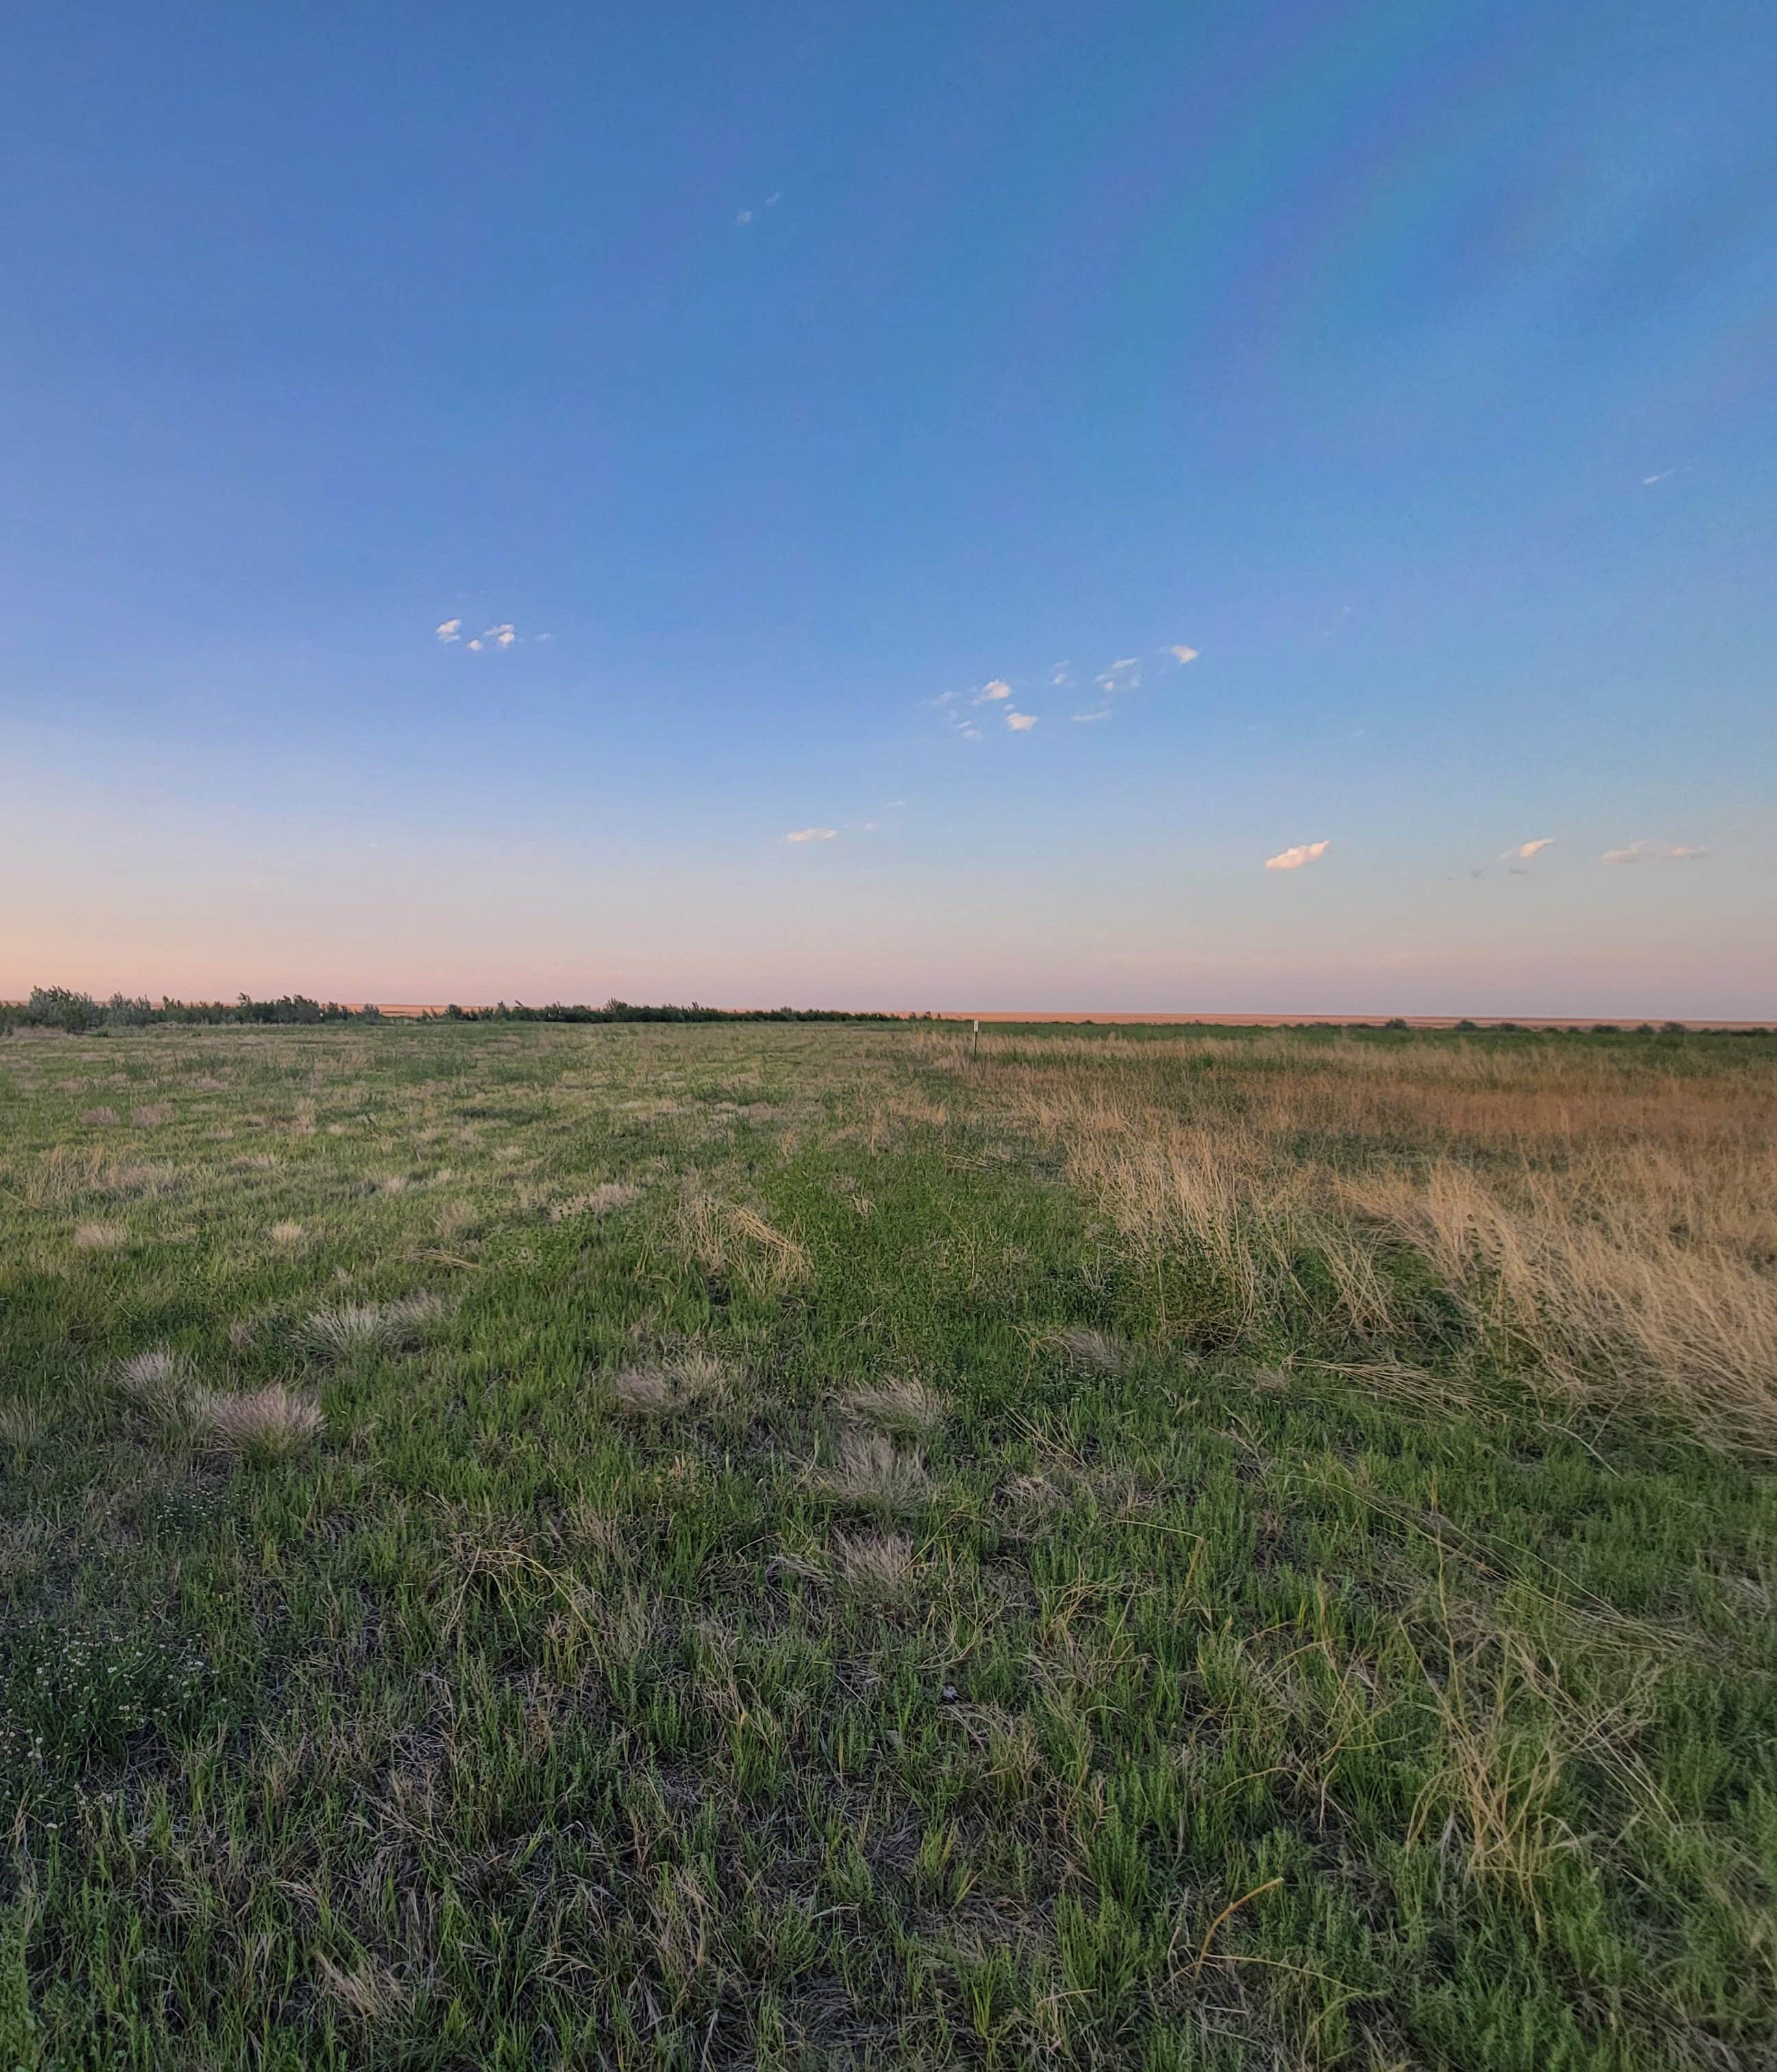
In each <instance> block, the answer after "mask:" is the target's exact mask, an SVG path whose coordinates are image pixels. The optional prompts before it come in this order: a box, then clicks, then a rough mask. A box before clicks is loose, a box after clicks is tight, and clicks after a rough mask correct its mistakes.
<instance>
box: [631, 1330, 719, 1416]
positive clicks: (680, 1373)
mask: <svg viewBox="0 0 1777 2072" xmlns="http://www.w3.org/2000/svg"><path fill="white" fill-rule="evenodd" d="M734 1384H735V1377H734V1374H733V1370H732V1369H731V1368H730V1367H728V1366H727V1364H726V1363H724V1362H723V1361H722V1360H720V1359H717V1358H716V1355H714V1354H713V1353H712V1352H709V1351H708V1350H705V1348H704V1347H703V1346H686V1347H685V1348H683V1350H680V1351H679V1352H676V1353H673V1354H671V1355H669V1356H668V1357H667V1358H666V1359H662V1360H658V1361H655V1362H652V1363H638V1364H636V1365H634V1366H630V1367H620V1368H619V1369H618V1371H617V1372H616V1373H614V1375H611V1376H609V1380H608V1383H607V1386H608V1387H609V1389H610V1392H611V1395H612V1397H613V1399H614V1401H615V1403H616V1404H617V1407H618V1409H619V1410H620V1411H621V1412H622V1413H623V1414H624V1416H626V1417H670V1416H675V1415H678V1414H679V1413H681V1412H687V1411H692V1410H708V1409H713V1408H715V1407H716V1405H717V1404H720V1403H722V1402H724V1401H725V1400H727V1399H728V1396H730V1395H731V1394H732V1393H733V1388H734Z"/></svg>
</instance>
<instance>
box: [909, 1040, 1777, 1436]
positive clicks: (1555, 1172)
mask: <svg viewBox="0 0 1777 2072" xmlns="http://www.w3.org/2000/svg"><path fill="white" fill-rule="evenodd" d="M937 1042H938V1039H934V1048H936V1047H937ZM958 1069H964V1068H963V1067H958ZM983 1076H985V1075H983ZM988 1089H989V1090H991V1091H992V1092H993V1093H994V1094H995V1096H997V1099H998V1100H999V1102H1000V1103H1001V1104H1003V1106H1004V1108H1006V1109H1007V1110H1008V1111H1009V1112H1010V1115H1011V1116H1012V1118H1014V1119H1016V1120H1018V1121H1019V1122H1020V1123H1022V1124H1024V1126H1025V1127H1026V1128H1028V1129H1030V1130H1032V1132H1034V1133H1036V1135H1037V1136H1038V1137H1040V1138H1041V1139H1043V1140H1044V1141H1045V1142H1047V1143H1049V1144H1051V1145H1054V1146H1056V1147H1058V1148H1059V1149H1061V1151H1062V1153H1063V1155H1064V1157H1065V1160H1066V1162H1067V1166H1068V1170H1069V1178H1070V1179H1071V1180H1072V1181H1073V1183H1074V1184H1075V1186H1077V1187H1078V1188H1080V1189H1081V1191H1082V1192H1083V1193H1084V1194H1085V1195H1086V1196H1087V1197H1088V1198H1090V1200H1091V1201H1093V1202H1094V1204H1095V1205H1096V1206H1097V1207H1099V1208H1100V1209H1101V1211H1103V1212H1104V1213H1106V1214H1107V1215H1109V1217H1110V1219H1111V1220H1112V1222H1113V1223H1114V1225H1115V1227H1116V1228H1117V1229H1118V1231H1119V1233H1120V1234H1121V1235H1122V1239H1123V1240H1124V1242H1125V1244H1127V1246H1129V1247H1130V1248H1131V1249H1132V1250H1133V1251H1134V1252H1136V1253H1137V1254H1138V1255H1139V1256H1143V1257H1144V1258H1147V1259H1155V1258H1165V1257H1168V1256H1170V1257H1173V1258H1178V1257H1181V1256H1182V1257H1188V1258H1189V1259H1191V1260H1194V1261H1196V1262H1197V1263H1199V1264H1201V1265H1202V1266H1204V1267H1205V1268H1207V1269H1208V1270H1209V1271H1210V1272H1212V1273H1213V1275H1214V1276H1215V1278H1216V1281H1217V1285H1218V1287H1219V1289H1220V1290H1221V1294H1222V1297H1223V1298H1224V1301H1225V1304H1226V1305H1227V1307H1228V1309H1229V1311H1230V1312H1231V1313H1233V1315H1234V1316H1235V1317H1236V1318H1238V1319H1239V1320H1240V1321H1241V1322H1242V1323H1244V1324H1246V1325H1252V1324H1254V1323H1256V1322H1257V1321H1258V1319H1260V1318H1261V1317H1262V1316H1263V1315H1264V1314H1266V1313H1274V1312H1275V1311H1276V1310H1277V1309H1279V1308H1280V1307H1282V1306H1285V1305H1287V1304H1289V1303H1290V1302H1291V1301H1295V1300H1297V1299H1299V1297H1301V1295H1302V1293H1303V1288H1302V1281H1301V1276H1302V1273H1303V1262H1304V1261H1305V1260H1310V1259H1311V1260H1314V1261H1315V1262H1316V1263H1317V1264H1318V1266H1319V1268H1320V1269H1321V1270H1322V1271H1323V1272H1324V1274H1325V1275H1326V1276H1327V1277H1328V1280H1329V1281H1330V1282H1331V1284H1332V1288H1333V1290H1334V1300H1335V1303H1336V1309H1337V1311H1338V1313H1339V1315H1340V1318H1341V1320H1342V1322H1343V1324H1344V1327H1345V1328H1346V1329H1347V1330H1348V1331H1349V1333H1350V1334H1352V1337H1353V1338H1356V1340H1358V1341H1360V1342H1364V1343H1365V1344H1369V1345H1373V1346H1377V1348H1379V1349H1380V1350H1381V1351H1382V1352H1383V1353H1385V1352H1386V1351H1387V1350H1388V1348H1389V1342H1390V1340H1391V1339H1392V1338H1393V1337H1394V1336H1395V1334H1396V1333H1397V1326H1398V1324H1399V1321H1400V1319H1399V1317H1398V1314H1397V1309H1398V1297H1397V1285H1398V1282H1397V1275H1396V1274H1395V1273H1394V1272H1393V1270H1392V1264H1393V1262H1395V1261H1397V1260H1400V1259H1401V1258H1403V1257H1410V1258H1413V1259H1416V1260H1418V1261H1419V1262H1420V1264H1421V1266H1422V1268H1425V1269H1429V1271H1430V1273H1431V1275H1432V1276H1434V1278H1435V1280H1436V1281H1438V1283H1439V1284H1441V1285H1443V1287H1444V1288H1445V1289H1447V1290H1448V1291H1449V1293H1450V1294H1451V1296H1452V1297H1454V1298H1455V1301H1456V1302H1457V1303H1458V1305H1459V1306H1460V1309H1461V1310H1462V1312H1463V1315H1464V1316H1465V1318H1466V1319H1467V1323H1468V1325H1469V1326H1470V1328H1471V1330H1472V1332H1473V1333H1474V1334H1475V1337H1476V1338H1477V1340H1478V1341H1479V1342H1481V1343H1483V1344H1484V1345H1485V1346H1490V1347H1492V1348H1493V1349H1496V1350H1499V1351H1500V1352H1501V1353H1504V1354H1507V1355H1510V1356H1511V1357H1512V1358H1514V1359H1518V1360H1524V1359H1526V1358H1527V1359H1528V1360H1529V1363H1530V1364H1531V1365H1532V1366H1533V1368H1534V1369H1535V1371H1537V1373H1538V1374H1539V1375H1540V1376H1541V1378H1542V1379H1543V1380H1544V1381H1545V1382H1546V1383H1548V1384H1549V1385H1550V1386H1551V1387H1553V1388H1556V1389H1557V1390H1559V1391H1562V1392H1566V1393H1568V1394H1570V1395H1572V1396H1590V1397H1596V1398H1601V1399H1603V1398H1609V1397H1611V1396H1618V1395H1626V1396H1636V1397H1640V1398H1642V1399H1644V1400H1653V1401H1657V1402H1659V1403H1661V1404H1665V1405H1666V1406H1668V1407H1669V1408H1672V1409H1675V1410H1677V1411H1681V1412H1683V1413H1685V1415H1687V1416H1689V1418H1690V1419H1691V1420H1693V1423H1694V1424H1696V1425H1697V1427H1698V1429H1701V1430H1702V1431H1704V1432H1705V1433H1709V1434H1711V1435H1713V1436H1714V1437H1717V1438H1720V1439H1722V1440H1723V1441H1730V1442H1732V1443H1734V1444H1742V1445H1745V1444H1750V1445H1755V1446H1757V1447H1759V1448H1760V1449H1763V1450H1770V1449H1773V1448H1777V1088H1774V1087H1772V1085H1771V1083H1769V1081H1768V1079H1765V1078H1763V1077H1762V1076H1755V1075H1751V1074H1746V1073H1741V1072H1737V1071H1731V1070H1725V1069H1718V1070H1716V1071H1709V1072H1705V1071H1697V1070H1694V1069H1691V1070H1683V1069H1678V1068H1674V1069H1672V1070H1671V1071H1667V1072H1665V1073H1660V1072H1658V1071H1652V1070H1650V1067H1649V1066H1648V1062H1647V1060H1646V1059H1645V1057H1639V1058H1637V1059H1634V1060H1632V1061H1625V1060H1624V1059H1622V1058H1620V1057H1619V1056H1617V1055H1615V1054H1612V1053H1611V1052H1609V1051H1605V1050H1599V1049H1598V1048H1597V1047H1595V1046H1587V1047H1586V1049H1585V1050H1583V1051H1578V1052H1576V1053H1564V1052H1563V1051H1562V1050H1560V1049H1559V1048H1557V1047H1554V1046H1553V1045H1551V1044H1550V1043H1549V1042H1543V1043H1541V1044H1538V1045H1537V1046H1535V1047H1533V1048H1531V1047H1526V1048H1525V1049H1522V1050H1508V1049H1502V1048H1499V1047H1488V1048H1480V1047H1477V1048H1475V1049H1473V1050H1469V1049H1460V1048H1451V1047H1450V1046H1438V1047H1434V1046H1430V1045H1429V1044H1428V1045H1426V1046H1425V1047H1424V1048H1423V1049H1420V1048H1418V1047H1417V1046H1387V1047H1385V1046H1379V1045H1374V1044H1365V1043H1364V1042H1360V1041H1356V1040H1354V1039H1349V1038H1348V1039H1344V1040H1337V1039H1336V1040H1333V1041H1331V1042H1325V1043H1323V1044H1319V1045H1317V1046H1315V1047H1314V1048H1313V1049H1312V1050H1309V1049H1306V1048H1304V1047H1303V1046H1301V1045H1300V1044H1299V1043H1296V1042H1293V1041H1291V1039H1290V1038H1287V1037H1284V1036H1281V1035H1280V1036H1278V1037H1275V1038H1254V1039H1252V1040H1250V1041H1249V1042H1246V1043H1244V1044H1241V1045H1239V1046H1233V1045H1230V1044H1229V1043H1228V1042H1226V1041H1225V1040H1224V1039H1217V1038H1189V1037H1180V1038H1172V1039H1165V1040H1157V1039H1145V1040H1143V1041H1141V1042H1123V1041H1119V1040H1118V1039H1116V1038H1110V1039H1108V1040H1106V1039H1098V1040H1095V1041H1090V1042H1087V1041H1081V1042H1072V1043H1069V1042H1056V1041H1054V1040H1053V1039H1051V1040H1049V1041H1048V1042H1044V1045H1043V1046H1042V1048H1041V1051H1040V1055H1039V1054H1038V1053H1037V1052H1036V1050H1035V1048H1034V1046H1032V1050H1031V1051H1030V1052H1029V1054H1028V1055H1020V1054H1018V1053H1017V1052H1016V1050H1012V1053H1011V1054H1010V1055H1008V1058H1007V1059H1006V1061H1005V1062H1004V1063H1002V1064H999V1066H998V1067H997V1069H996V1070H995V1072H994V1074H993V1075H992V1077H991V1079H990V1080H989V1081H988ZM1166 1321H1167V1320H1166V1319H1164V1318H1162V1319H1161V1322H1162V1325H1163V1326H1164V1324H1165V1322H1166Z"/></svg>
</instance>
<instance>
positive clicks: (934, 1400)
mask: <svg viewBox="0 0 1777 2072" xmlns="http://www.w3.org/2000/svg"><path fill="white" fill-rule="evenodd" d="M842 1400H843V1404H844V1408H845V1411H846V1413H847V1416H850V1417H852V1418H853V1419H855V1420H856V1421H857V1422H858V1423H860V1424H874V1425H876V1426H877V1427H878V1428H879V1429H881V1430H883V1431H884V1432H894V1433H900V1434H901V1436H902V1437H908V1438H918V1437H921V1435H922V1434H923V1433H927V1432H930V1430H931V1429H932V1428H933V1426H934V1425H935V1424H941V1423H942V1421H943V1418H944V1414H945V1412H946V1409H947V1408H949V1406H948V1405H947V1404H946V1402H945V1400H944V1399H943V1397H942V1396H940V1395H938V1393H937V1392H935V1391H934V1390H933V1389H930V1388H928V1387H926V1386H925V1383H923V1382H921V1381H906V1380H901V1379H888V1380H884V1381H880V1382H876V1383H873V1384H872V1386H871V1387H868V1388H854V1389H852V1390H850V1391H849V1392H847V1394H846V1396H844V1397H843V1399H842Z"/></svg>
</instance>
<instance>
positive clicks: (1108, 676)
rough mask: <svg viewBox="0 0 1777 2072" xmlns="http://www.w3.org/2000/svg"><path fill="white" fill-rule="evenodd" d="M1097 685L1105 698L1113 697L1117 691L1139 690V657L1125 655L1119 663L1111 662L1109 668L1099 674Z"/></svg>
mask: <svg viewBox="0 0 1777 2072" xmlns="http://www.w3.org/2000/svg"><path fill="white" fill-rule="evenodd" d="M1141 684H1142V664H1141V657H1140V656H1138V655H1126V656H1124V657H1123V659H1122V660H1121V661H1120V662H1113V663H1112V664H1110V668H1107V669H1106V670H1104V671H1103V672H1101V674H1100V675H1099V676H1098V688H1099V689H1100V690H1101V691H1102V692H1103V693H1105V695H1106V697H1114V696H1115V695H1116V694H1117V693H1118V692H1119V691H1136V690H1139V689H1141Z"/></svg>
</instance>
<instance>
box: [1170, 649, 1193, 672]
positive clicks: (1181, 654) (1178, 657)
mask: <svg viewBox="0 0 1777 2072" xmlns="http://www.w3.org/2000/svg"><path fill="white" fill-rule="evenodd" d="M1166 652H1167V653H1168V655H1170V656H1172V659H1173V660H1174V661H1175V662H1176V663H1178V664H1180V667H1181V668H1182V667H1183V666H1184V664H1185V663H1187V662H1194V661H1196V659H1197V651H1196V648H1182V647H1181V648H1168V649H1167V651H1166Z"/></svg>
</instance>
